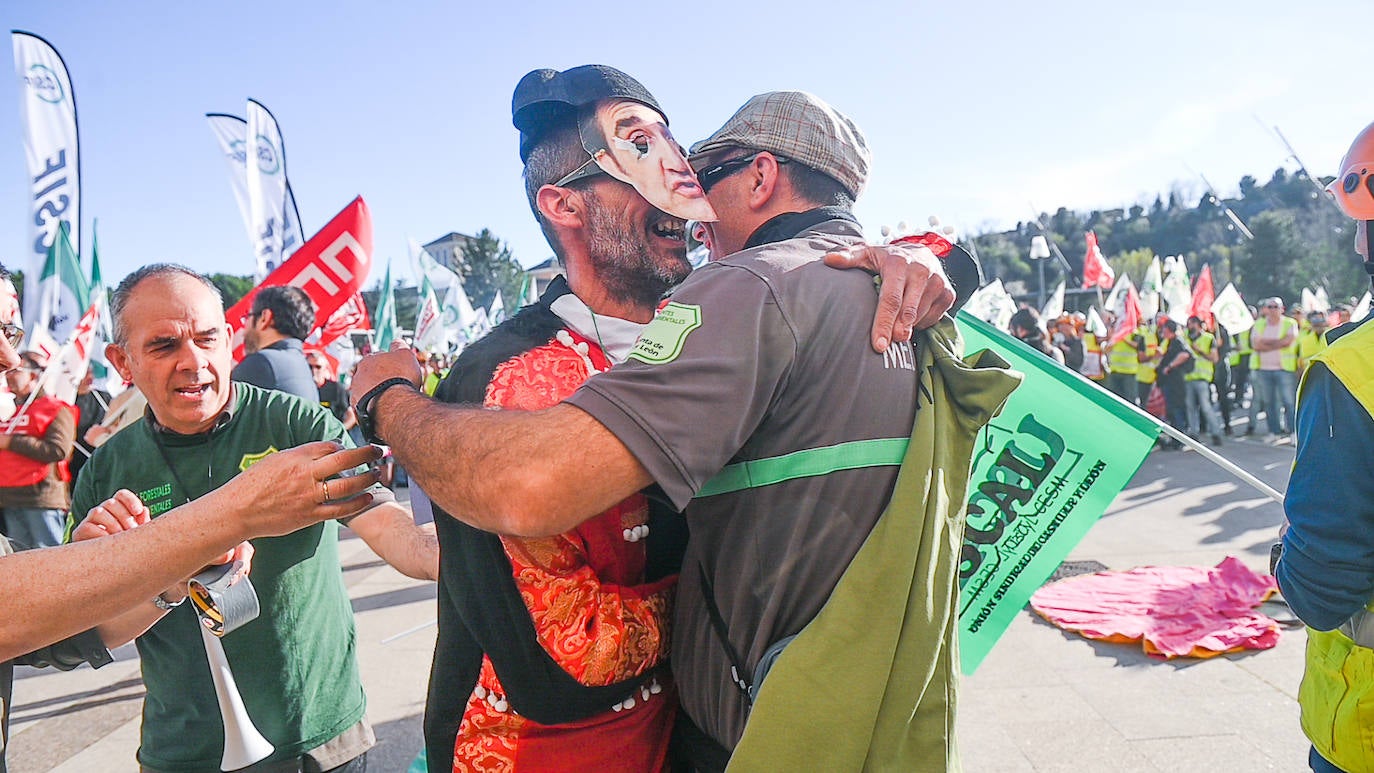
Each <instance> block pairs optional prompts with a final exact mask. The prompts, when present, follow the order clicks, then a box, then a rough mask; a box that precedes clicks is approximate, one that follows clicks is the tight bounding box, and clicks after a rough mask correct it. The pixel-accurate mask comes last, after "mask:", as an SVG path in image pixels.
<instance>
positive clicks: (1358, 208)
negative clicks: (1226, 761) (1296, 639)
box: [1274, 124, 1374, 773]
mask: <svg viewBox="0 0 1374 773" xmlns="http://www.w3.org/2000/svg"><path fill="white" fill-rule="evenodd" d="M1371 172H1374V124H1371V125H1369V126H1368V127H1366V128H1365V129H1364V131H1362V132H1361V133H1360V134H1359V136H1358V137H1356V139H1355V142H1354V144H1353V145H1352V146H1351V148H1350V151H1349V152H1348V153H1347V154H1346V156H1345V159H1344V160H1343V161H1342V162H1341V172H1340V174H1338V175H1336V179H1335V180H1334V181H1333V182H1332V183H1331V185H1330V186H1329V187H1328V188H1327V190H1328V191H1330V192H1331V193H1332V194H1333V195H1334V196H1335V198H1336V203H1337V205H1338V206H1340V208H1341V209H1342V210H1343V211H1344V212H1345V213H1346V214H1347V215H1349V216H1351V217H1353V218H1355V219H1356V221H1357V222H1356V226H1355V250H1356V251H1357V252H1359V253H1360V254H1361V256H1363V258H1364V260H1365V263H1364V268H1365V271H1366V272H1368V273H1371V274H1374V263H1371V262H1370V255H1371V253H1374V250H1371V245H1370V237H1369V231H1370V221H1374V187H1371V186H1372V185H1374V175H1372V174H1371ZM1327 341H1328V342H1329V346H1328V347H1327V348H1326V349H1324V350H1322V351H1320V352H1317V353H1316V354H1314V355H1312V357H1311V360H1310V362H1309V363H1308V368H1307V371H1306V372H1305V373H1304V374H1303V379H1302V385H1301V387H1300V388H1299V397H1298V413H1297V455H1296V457H1295V459H1294V462H1293V471H1292V474H1291V475H1290V476H1289V481H1288V491H1287V494H1286V496H1285V497H1284V507H1283V509H1284V514H1285V515H1286V516H1287V520H1286V523H1285V527H1286V528H1285V529H1284V530H1283V531H1282V539H1283V542H1282V553H1281V554H1280V555H1279V556H1278V561H1277V562H1276V566H1275V568H1274V576H1275V578H1276V579H1277V580H1278V584H1279V588H1280V590H1282V591H1283V597H1284V600H1285V601H1287V602H1288V605H1289V606H1290V607H1291V608H1292V609H1293V612H1294V613H1295V614H1296V615H1297V616H1298V617H1299V618H1300V619H1301V620H1302V621H1303V622H1304V623H1306V624H1307V625H1308V631H1307V664H1306V668H1305V669H1304V671H1303V676H1302V686H1301V687H1299V689H1298V705H1299V706H1300V707H1301V709H1302V729H1303V732H1304V733H1305V734H1306V735H1307V737H1308V739H1309V740H1310V741H1311V742H1312V750H1311V752H1310V754H1309V755H1308V764H1309V765H1310V766H1311V768H1312V769H1313V770H1315V771H1319V772H1320V773H1329V772H1330V771H1374V386H1372V385H1374V324H1370V323H1368V322H1367V321H1363V322H1352V323H1348V324H1345V325H1341V326H1340V327H1337V328H1335V329H1333V330H1331V331H1330V332H1329V333H1328V334H1327Z"/></svg>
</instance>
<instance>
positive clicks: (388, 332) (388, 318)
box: [372, 258, 397, 352]
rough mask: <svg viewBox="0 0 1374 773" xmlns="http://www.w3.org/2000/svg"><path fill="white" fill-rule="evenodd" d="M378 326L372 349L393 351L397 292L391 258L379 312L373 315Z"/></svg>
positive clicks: (379, 301) (388, 261)
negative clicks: (394, 287) (392, 278)
mask: <svg viewBox="0 0 1374 773" xmlns="http://www.w3.org/2000/svg"><path fill="white" fill-rule="evenodd" d="M372 319H373V324H374V325H375V326H376V327H375V328H374V329H373V332H372V348H373V349H375V350H376V351H379V352H385V351H388V350H390V349H391V342H392V341H395V340H396V338H397V335H396V291H395V290H394V289H393V288H392V286H391V258H387V259H386V276H385V277H383V279H382V286H381V288H380V291H379V292H378V293H377V311H376V313H375V314H373V315H372Z"/></svg>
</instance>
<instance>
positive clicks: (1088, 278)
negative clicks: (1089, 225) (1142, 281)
mask: <svg viewBox="0 0 1374 773" xmlns="http://www.w3.org/2000/svg"><path fill="white" fill-rule="evenodd" d="M1085 236H1086V237H1087V240H1088V251H1087V252H1086V253H1085V254H1084V255H1083V289H1085V290H1086V289H1087V288H1089V287H1101V288H1102V289H1104V290H1109V289H1111V286H1112V285H1113V284H1114V283H1115V282H1116V272H1115V271H1113V270H1112V267H1111V266H1109V265H1107V259H1106V258H1104V257H1102V250H1100V249H1098V247H1097V234H1095V233H1093V232H1092V231H1089V232H1088V233H1087V234H1085Z"/></svg>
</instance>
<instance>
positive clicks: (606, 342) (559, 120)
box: [425, 67, 709, 771]
mask: <svg viewBox="0 0 1374 773" xmlns="http://www.w3.org/2000/svg"><path fill="white" fill-rule="evenodd" d="M548 72H549V71H543V72H536V73H531V74H530V75H529V76H526V78H525V79H523V80H522V81H521V83H520V84H519V85H518V86H517V87H516V92H515V99H514V102H515V105H514V107H515V116H514V119H515V123H516V126H517V127H518V128H520V129H521V130H522V135H521V157H522V160H523V161H524V162H525V181H526V190H527V192H528V194H529V199H530V206H531V209H533V210H534V212H535V214H536V217H537V219H538V220H539V222H540V225H541V227H542V228H543V229H544V232H545V235H546V236H547V237H548V239H549V243H550V244H551V245H552V246H553V248H554V250H555V252H556V253H557V254H558V255H559V257H560V259H561V261H562V262H563V264H564V265H565V267H566V269H567V273H568V277H569V278H568V280H566V281H565V280H564V279H563V277H558V278H557V279H555V280H554V282H553V283H552V284H551V285H550V286H549V288H548V289H547V290H546V291H545V293H544V294H543V296H542V297H541V298H540V299H539V302H538V303H536V304H533V305H530V306H527V307H525V308H524V309H522V310H521V311H520V312H519V313H518V314H517V315H516V316H515V317H513V318H512V319H510V320H508V321H506V322H505V323H503V324H502V325H501V326H499V327H498V328H497V329H496V330H495V331H493V332H492V333H491V334H490V335H488V336H487V337H486V338H484V339H482V340H481V341H479V342H478V343H476V344H474V345H473V346H470V347H468V348H467V349H466V350H464V352H463V355H462V356H461V357H460V358H459V360H458V362H457V363H456V364H455V365H454V367H453V369H452V372H451V373H450V375H449V377H448V378H446V379H445V380H444V382H443V383H442V384H441V385H440V387H439V389H438V390H437V392H436V397H437V398H438V399H440V400H444V401H448V402H462V403H481V404H483V405H486V406H489V407H499V408H504V409H520V410H539V409H542V408H548V407H551V406H553V405H556V404H557V403H559V402H560V401H561V400H563V399H564V398H566V397H568V396H569V395H571V394H572V393H573V392H574V391H576V390H577V388H578V387H579V386H581V385H582V382H584V381H586V380H587V379H588V378H589V377H590V376H591V375H592V374H593V373H598V372H601V371H604V370H607V369H609V368H610V366H611V364H612V363H613V362H616V361H620V360H623V359H624V355H625V354H626V353H627V352H628V350H629V348H630V346H632V345H633V344H634V341H635V340H636V338H638V336H639V332H640V330H641V328H642V327H643V324H644V323H647V322H648V321H649V320H650V319H652V317H653V314H654V311H655V308H656V305H657V303H658V300H659V298H660V297H661V296H662V295H663V293H664V292H665V291H666V290H667V289H668V288H669V287H671V286H672V285H674V284H676V283H677V282H679V281H681V280H682V279H683V278H685V277H686V276H687V274H688V273H689V272H690V271H691V264H690V263H689V262H688V261H687V259H686V256H685V252H684V250H683V249H682V244H683V242H682V229H683V226H684V222H683V220H682V219H681V218H678V217H674V216H673V215H670V214H667V213H665V212H661V211H657V210H655V209H654V207H652V206H650V205H649V204H648V203H647V202H646V201H645V200H644V199H642V198H640V197H639V196H638V195H636V193H635V189H634V188H632V187H630V186H628V185H624V184H622V183H620V182H617V181H616V180H613V179H611V178H610V177H609V176H608V175H606V174H601V173H600V172H599V170H598V169H597V167H595V166H591V165H590V164H589V163H587V162H590V161H591V159H590V158H589V156H588V153H589V151H587V150H586V149H585V148H584V144H583V142H582V139H581V138H580V136H579V129H578V121H577V116H578V112H579V110H578V109H579V107H582V106H586V107H587V108H589V109H595V107H596V106H598V105H601V106H606V105H618V106H620V107H621V108H623V111H624V112H626V113H627V114H628V115H630V117H631V120H632V121H637V122H638V123H637V124H636V131H637V132H638V133H637V134H635V135H634V137H635V139H640V138H641V135H643V136H651V137H652V141H655V142H656V143H657V144H659V145H663V144H670V145H671V150H672V152H673V153H674V154H676V155H677V158H676V161H675V162H673V161H670V162H668V164H667V166H669V167H673V166H676V170H673V171H677V172H680V173H683V174H685V176H686V177H688V178H691V171H690V168H689V167H688V166H687V162H686V159H685V158H683V157H682V156H681V154H680V151H679V149H678V148H677V146H676V143H674V142H672V137H671V135H668V134H667V133H666V119H665V118H663V116H662V113H661V111H660V110H659V109H658V106H657V104H656V103H655V102H654V98H653V97H652V96H651V95H650V94H649V92H648V91H647V90H645V89H644V88H643V86H641V85H640V84H638V83H637V82H635V81H634V80H633V79H631V78H629V76H626V75H624V74H623V73H619V72H618V71H615V70H612V69H610V68H598V67H586V68H577V69H575V70H572V71H569V72H567V73H558V74H555V75H553V76H551V77H550V76H549V75H548V74H547V73H548ZM622 117H623V116H622ZM656 149H658V150H662V149H663V148H656ZM587 168H589V169H590V170H592V171H591V173H583V174H581V175H580V177H578V178H577V179H573V180H569V179H566V178H568V177H570V176H572V175H569V172H574V173H577V172H582V170H584V169H587ZM693 183H694V180H693ZM573 196H580V197H583V200H584V201H587V200H590V201H591V202H593V203H592V204H590V205H589V206H588V207H587V210H586V212H585V215H586V219H585V220H583V221H581V222H577V223H573V222H570V220H569V217H568V214H569V210H570V209H571V208H572V207H574V206H576V205H575V204H573V203H572V201H571V198H572V197H573ZM696 198H697V199H698V200H699V201H704V199H701V198H700V196H699V195H698V196H697V197H696ZM708 211H709V210H708ZM693 214H701V213H700V212H693ZM635 217H639V218H646V219H647V221H648V222H649V223H650V225H649V228H648V229H644V230H640V231H638V232H636V233H631V232H630V229H628V228H627V227H626V225H627V223H629V222H632V218H635ZM570 284H571V285H572V287H570V286H569V285H570ZM573 288H576V294H574V289H573ZM656 507H657V506H656ZM649 513H650V504H649V502H648V500H647V499H646V498H645V497H644V495H643V494H634V495H632V496H631V497H629V498H628V499H626V500H624V501H622V502H620V503H619V504H617V505H615V506H613V507H611V508H610V509H609V510H607V511H606V512H604V513H602V514H601V515H599V516H597V517H595V518H592V519H591V520H589V521H587V522H586V523H583V524H582V525H581V526H579V527H577V528H576V529H574V530H573V531H571V532H568V533H565V534H562V535H559V536H556V537H550V538H545V539H519V538H510V537H497V536H495V535H492V534H488V533H485V532H480V531H477V530H475V529H472V528H470V527H468V526H466V525H464V524H462V523H460V522H459V521H457V520H456V519H453V518H448V517H439V518H436V519H435V524H436V527H437V528H438V535H439V540H440V544H441V546H442V549H441V555H442V557H443V558H442V562H441V568H440V579H439V584H440V590H439V641H438V644H437V646H436V648H435V661H434V672H433V675H432V677H431V683H430V699H429V703H428V706H427V710H426V720H425V721H426V741H427V752H428V758H429V765H430V770H431V771H439V770H449V769H450V768H451V769H452V770H454V771H467V770H483V771H488V770H540V771H551V770H567V771H581V770H598V771H617V770H623V771H652V770H659V769H662V768H663V767H664V764H665V759H666V755H667V748H668V739H669V735H670V734H671V728H672V718H673V715H674V710H675V703H676V701H675V697H674V693H673V690H672V685H671V681H670V680H669V678H668V673H667V669H666V668H660V667H661V666H662V665H663V664H664V661H665V658H666V656H667V646H668V641H669V634H668V620H669V619H670V617H671V601H672V591H673V586H674V584H675V582H676V575H675V569H664V568H663V565H671V564H673V563H674V562H673V561H672V560H671V559H668V560H666V561H658V560H655V561H654V564H655V566H654V567H647V564H648V563H649V562H650V558H649V555H648V552H647V551H646V546H647V545H648V542H647V540H646V537H647V536H648V535H649V533H650V531H651V526H650V517H649ZM652 529H653V533H654V539H655V545H659V544H667V545H668V547H667V548H665V552H668V553H671V552H672V547H671V545H672V542H673V540H672V539H671V536H669V538H668V539H663V537H664V536H665V535H671V534H672V533H674V531H676V532H677V533H679V534H681V529H682V521H681V519H680V518H678V517H677V516H676V515H674V514H671V513H667V512H665V513H663V514H661V515H660V516H659V517H658V518H656V519H655V522H654V524H653V526H652ZM684 541H685V539H679V540H678V541H677V542H678V546H679V549H680V546H681V544H682V543H683V542H684ZM449 760H452V762H451V765H450V762H449Z"/></svg>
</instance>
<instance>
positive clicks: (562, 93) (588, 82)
mask: <svg viewBox="0 0 1374 773" xmlns="http://www.w3.org/2000/svg"><path fill="white" fill-rule="evenodd" d="M603 99H628V100H633V101H635V102H639V103H641V104H644V105H646V106H648V107H650V108H653V109H654V110H655V111H657V112H658V114H659V115H662V116H663V122H664V123H665V124H667V122H668V117H667V116H666V115H664V113H663V108H661V107H659V106H658V100H656V99H654V95H653V94H650V93H649V90H648V89H646V88H644V85H643V84H641V83H640V82H639V81H637V80H635V79H634V78H631V77H630V76H629V75H626V74H625V73H623V72H621V71H620V70H617V69H615V68H614V67H608V66H606V65H604V64H584V65H582V66H580V67H573V68H572V69H569V70H563V71H562V72H559V71H558V70H551V69H542V70H534V71H533V72H530V73H528V74H526V75H525V77H523V78H521V79H520V82H519V83H517V84H516V85H515V94H514V95H513V96H512V97H511V105H510V111H511V123H513V124H515V128H517V129H519V130H520V161H521V162H525V161H528V160H529V155H530V150H532V149H533V148H534V146H535V144H536V143H538V142H539V140H540V139H542V138H543V136H544V134H545V133H546V132H547V131H548V130H549V129H551V128H553V127H555V126H558V125H561V124H564V123H565V122H571V121H576V120H577V111H578V109H579V108H582V107H585V106H587V105H594V104H596V103H597V102H600V101H601V100H603Z"/></svg>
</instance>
